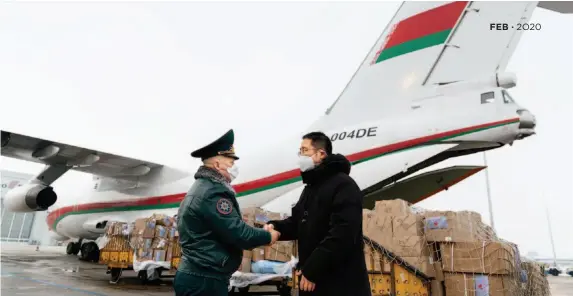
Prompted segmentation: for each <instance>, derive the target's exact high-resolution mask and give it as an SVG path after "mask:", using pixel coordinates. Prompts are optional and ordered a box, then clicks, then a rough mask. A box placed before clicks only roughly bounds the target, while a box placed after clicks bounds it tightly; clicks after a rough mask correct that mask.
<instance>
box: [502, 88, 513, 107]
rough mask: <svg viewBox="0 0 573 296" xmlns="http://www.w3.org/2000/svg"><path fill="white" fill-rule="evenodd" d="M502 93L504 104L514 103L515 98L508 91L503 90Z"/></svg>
mask: <svg viewBox="0 0 573 296" xmlns="http://www.w3.org/2000/svg"><path fill="white" fill-rule="evenodd" d="M501 93H502V94H503V103H504V104H509V103H514V101H513V99H512V98H511V96H510V95H509V93H508V92H507V91H505V90H503V91H502V92H501Z"/></svg>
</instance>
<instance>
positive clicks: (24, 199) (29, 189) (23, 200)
mask: <svg viewBox="0 0 573 296" xmlns="http://www.w3.org/2000/svg"><path fill="white" fill-rule="evenodd" d="M57 199H58V196H57V195H56V193H55V192H54V190H53V188H52V187H50V186H46V185H42V184H33V183H30V184H26V185H22V186H19V187H16V188H14V189H12V190H10V191H8V192H7V193H6V196H5V197H4V206H5V207H6V208H7V209H8V210H9V211H12V212H35V211H45V210H47V209H48V208H49V207H50V206H52V205H53V204H54V203H56V200H57Z"/></svg>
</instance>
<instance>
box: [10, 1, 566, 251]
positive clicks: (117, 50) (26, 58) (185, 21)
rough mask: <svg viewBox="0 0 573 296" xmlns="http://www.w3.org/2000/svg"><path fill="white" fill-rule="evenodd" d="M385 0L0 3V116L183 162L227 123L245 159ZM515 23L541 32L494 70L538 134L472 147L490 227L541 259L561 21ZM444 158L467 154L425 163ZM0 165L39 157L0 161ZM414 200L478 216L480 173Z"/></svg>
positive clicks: (376, 22)
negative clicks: (490, 206) (509, 75)
mask: <svg viewBox="0 0 573 296" xmlns="http://www.w3.org/2000/svg"><path fill="white" fill-rule="evenodd" d="M398 5H399V3H393V2H387V3H352V4H350V3H329V4H327V3H312V4H310V3H254V2H251V3H224V4H223V3H177V2H173V3H145V4H135V3H123V4H115V3H9V4H7V3H3V4H1V5H0V7H1V8H0V41H1V42H0V44H1V46H0V103H1V105H0V106H1V107H0V112H1V113H0V127H1V128H2V129H3V130H10V131H13V132H18V133H23V134H28V135H31V136H37V137H41V138H45V139H50V140H54V141H61V142H65V143H68V144H73V145H77V146H83V147H89V148H92V149H97V150H101V151H106V152H111V153H115V154H119V155H125V156H130V157H134V158H141V159H145V160H149V161H155V162H159V163H163V164H166V165H172V166H177V167H180V168H183V169H188V170H194V169H195V168H196V165H197V163H196V162H193V161H192V160H191V158H190V157H189V152H190V151H192V150H194V149H195V148H198V147H199V146H202V145H203V144H204V143H206V142H207V141H210V140H212V139H214V138H215V137H216V136H218V135H219V134H222V133H223V132H224V131H225V130H226V129H227V128H229V127H232V128H234V129H235V133H236V149H237V150H238V153H241V154H246V155H249V156H248V158H244V157H243V158H242V160H243V161H248V160H251V161H256V154H254V152H255V151H257V149H258V150H263V149H262V148H264V146H267V145H270V144H272V143H274V142H277V141H279V140H281V139H283V138H285V137H286V136H288V135H293V134H298V133H300V132H301V131H302V130H304V129H305V128H306V127H308V126H309V125H310V123H312V122H313V121H314V120H315V119H316V118H317V117H318V116H319V115H320V114H322V113H323V112H324V111H325V110H326V108H328V107H329V106H330V104H331V103H332V102H333V101H334V100H335V99H336V97H337V96H338V94H339V93H340V91H341V90H342V89H343V88H344V86H345V85H346V82H347V81H348V80H349V79H350V77H351V76H352V74H354V71H355V70H356V67H357V66H358V64H359V63H360V62H361V61H362V59H363V58H364V56H365V54H366V53H367V52H368V51H369V49H370V48H371V46H372V44H373V43H374V41H375V40H376V38H377V37H378V35H379V34H380V32H381V31H382V30H383V29H384V27H385V26H386V24H387V22H388V21H389V20H390V18H391V17H392V15H393V14H394V12H395V10H396V9H397V7H398ZM531 21H532V22H537V23H540V24H541V25H542V29H541V31H532V32H526V34H524V36H523V37H522V40H521V43H520V45H519V48H518V49H517V50H516V52H515V54H514V56H513V58H512V60H511V62H510V64H509V66H508V70H509V71H513V72H515V73H517V77H518V86H517V87H516V88H514V89H511V90H510V93H511V94H512V96H513V98H514V99H515V100H516V101H517V102H518V103H519V104H521V105H523V106H525V107H527V108H529V109H530V110H531V111H532V112H533V113H534V114H535V115H536V116H537V119H538V127H537V132H538V135H536V136H534V137H531V138H528V139H526V140H524V141H518V142H516V144H515V145H514V146H513V147H504V148H501V149H498V150H495V151H493V152H488V163H489V165H490V180H491V190H492V191H491V192H492V198H493V200H494V215H495V224H496V229H497V231H498V234H499V235H500V236H501V237H503V238H505V239H507V240H510V241H513V242H515V243H517V244H519V246H520V248H521V250H522V252H523V253H526V252H528V251H537V252H539V253H540V254H541V255H544V256H551V255H552V254H551V247H550V243H549V235H548V231H547V222H546V218H545V213H544V208H545V207H548V209H549V211H550V213H551V215H552V226H553V232H554V237H555V244H556V251H557V256H558V257H561V258H563V257H570V258H573V236H572V235H571V230H570V229H569V228H570V227H571V225H573V185H572V184H573V182H572V181H571V180H572V179H573V159H572V151H573V145H572V142H573V120H572V116H571V113H572V100H573V90H572V81H573V57H572V55H571V52H573V17H572V16H567V15H560V14H557V13H554V12H550V11H546V10H542V9H537V10H536V11H535V13H534V14H533V18H532V20H531ZM484 46H486V44H484ZM295 145H296V144H295ZM335 149H336V147H335ZM295 152H296V151H293V153H295ZM452 164H466V165H467V164H482V155H481V154H477V155H472V156H467V157H462V158H457V159H454V160H448V161H447V162H444V163H442V164H439V166H446V165H452ZM2 168H3V169H8V170H15V171H20V172H26V173H31V174H36V173H38V172H39V171H40V170H41V168H42V166H40V165H36V164H30V163H24V162H21V161H17V160H12V159H7V158H4V157H2ZM90 180H91V176H89V175H86V174H82V173H77V172H69V173H67V174H66V175H65V176H64V177H62V178H61V179H59V180H58V181H56V183H55V184H54V185H55V187H56V188H57V192H58V193H59V195H60V197H62V199H60V200H58V205H63V204H70V203H72V202H76V201H79V202H81V201H84V200H83V199H82V196H81V195H72V197H71V198H70V195H69V194H71V193H76V192H78V190H79V188H81V185H85V184H88V183H89V182H90ZM65 196H68V199H67V200H66V199H65ZM419 206H421V207H425V208H428V209H452V210H474V211H477V212H480V213H481V214H482V215H483V220H484V222H487V223H489V216H488V210H487V198H486V188H485V177H484V173H483V172H481V173H479V174H477V175H474V176H473V177H471V178H470V179H467V180H466V181H464V182H463V183H461V184H459V185H457V186H456V187H453V188H451V189H450V190H449V191H448V192H444V193H440V194H438V195H436V196H434V197H432V198H431V199H429V200H427V201H424V202H422V203H421V204H419Z"/></svg>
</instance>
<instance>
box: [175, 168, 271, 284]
mask: <svg viewBox="0 0 573 296" xmlns="http://www.w3.org/2000/svg"><path fill="white" fill-rule="evenodd" d="M195 179H196V180H195V182H194V183H193V186H192V187H191V189H189V192H188V193H187V195H186V196H185V199H184V200H183V202H182V203H181V205H180V207H179V213H178V215H177V216H178V217H177V230H178V231H179V241H180V243H181V249H182V256H181V257H182V258H181V262H180V264H179V267H178V271H181V272H185V273H189V274H195V275H199V276H205V277H214V278H220V279H226V280H228V279H229V278H230V277H231V275H232V274H233V273H234V272H235V271H237V269H238V268H239V266H240V265H241V260H242V257H243V250H250V249H253V248H255V247H258V246H262V245H267V244H270V242H271V235H270V233H269V232H267V231H265V230H263V229H259V228H254V227H251V226H249V225H247V224H246V223H245V222H244V221H243V218H242V215H241V212H240V210H239V204H238V203H237V199H236V197H235V191H234V190H233V189H232V187H231V186H230V185H229V184H228V183H227V182H226V180H225V179H224V177H223V176H222V175H221V174H219V173H218V172H217V171H215V170H212V169H209V168H206V167H200V168H199V170H198V171H197V173H196V174H195Z"/></svg>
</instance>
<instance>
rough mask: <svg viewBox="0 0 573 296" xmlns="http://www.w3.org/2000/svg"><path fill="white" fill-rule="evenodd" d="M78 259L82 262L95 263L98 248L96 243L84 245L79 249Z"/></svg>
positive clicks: (97, 256) (97, 257) (97, 258)
mask: <svg viewBox="0 0 573 296" xmlns="http://www.w3.org/2000/svg"><path fill="white" fill-rule="evenodd" d="M81 250H82V252H81V255H80V259H81V260H84V261H92V262H96V261H98V260H99V248H98V246H97V244H96V243H94V242H89V243H85V244H83V245H82V247H81Z"/></svg>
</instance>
